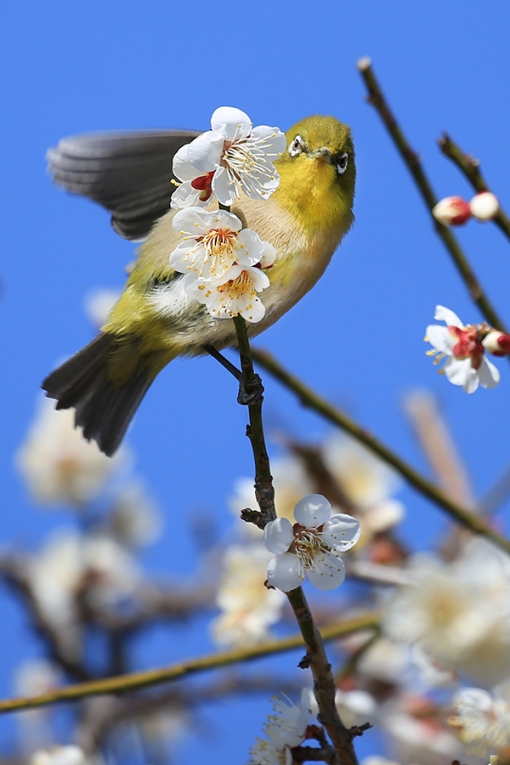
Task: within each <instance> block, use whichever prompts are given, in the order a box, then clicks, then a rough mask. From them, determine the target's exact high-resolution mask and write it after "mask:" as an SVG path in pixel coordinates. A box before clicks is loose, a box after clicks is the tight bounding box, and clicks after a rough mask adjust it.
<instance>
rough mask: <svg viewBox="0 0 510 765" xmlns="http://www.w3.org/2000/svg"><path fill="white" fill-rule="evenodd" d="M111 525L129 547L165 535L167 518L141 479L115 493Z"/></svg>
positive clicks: (120, 539)
mask: <svg viewBox="0 0 510 765" xmlns="http://www.w3.org/2000/svg"><path fill="white" fill-rule="evenodd" d="M109 529H110V531H111V533H112V535H113V536H114V537H115V538H116V539H117V540H118V541H119V542H121V544H124V545H127V546H128V547H140V546H143V545H149V544H152V543H153V542H155V541H156V540H157V539H158V538H159V537H160V536H161V532H162V531H163V519H162V517H161V514H160V512H159V508H158V506H157V505H156V503H155V502H154V501H153V500H152V499H151V497H150V496H149V495H148V493H147V489H146V487H145V485H144V484H143V483H142V482H141V481H132V482H130V483H128V484H127V485H126V486H124V487H122V489H121V490H120V491H119V492H118V493H117V494H116V495H115V501H114V504H113V507H112V510H111V512H110V516H109Z"/></svg>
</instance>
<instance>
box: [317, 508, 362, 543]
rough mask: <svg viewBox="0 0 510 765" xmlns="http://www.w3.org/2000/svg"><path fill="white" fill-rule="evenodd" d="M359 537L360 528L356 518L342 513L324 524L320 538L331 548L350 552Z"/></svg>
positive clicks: (333, 516)
mask: <svg viewBox="0 0 510 765" xmlns="http://www.w3.org/2000/svg"><path fill="white" fill-rule="evenodd" d="M360 535H361V527H360V524H359V521H358V519H357V518H353V517H352V515H345V514H344V513H336V514H335V515H332V516H331V518H329V520H328V521H326V523H325V524H324V531H323V533H322V538H323V539H324V540H325V541H326V542H327V543H328V544H329V545H331V547H335V548H337V549H338V550H350V549H351V547H353V546H354V545H355V544H356V542H357V541H358V540H359V538H360Z"/></svg>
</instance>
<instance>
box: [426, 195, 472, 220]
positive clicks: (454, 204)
mask: <svg viewBox="0 0 510 765" xmlns="http://www.w3.org/2000/svg"><path fill="white" fill-rule="evenodd" d="M471 214H472V212H471V208H470V206H469V204H468V202H466V200H465V199H462V197H445V198H444V199H441V201H440V202H438V203H437V205H436V206H435V207H433V208H432V215H433V216H434V218H435V219H436V220H437V221H439V223H442V224H443V226H462V224H463V223H465V222H466V221H467V220H469V219H470V217H471Z"/></svg>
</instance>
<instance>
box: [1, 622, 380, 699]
mask: <svg viewBox="0 0 510 765" xmlns="http://www.w3.org/2000/svg"><path fill="white" fill-rule="evenodd" d="M379 620H380V614H379V613H378V612H376V611H372V612H369V613H368V614H365V615H364V616H359V617H356V618H353V619H348V620H345V621H343V622H338V623H336V624H331V625H329V626H327V627H324V628H323V629H322V635H323V639H324V640H326V641H328V640H337V639H338V638H341V637H345V636H346V635H351V634H353V633H354V632H359V631H361V630H365V629H370V628H373V627H374V626H375V625H377V624H378V623H379ZM302 646H303V638H302V636H301V634H297V635H292V636H291V637H288V638H284V639H283V640H273V641H271V642H267V643H263V644H261V645H258V646H255V647H253V648H244V649H238V650H236V651H229V652H222V653H215V654H209V655H208V656H202V657H200V658H198V659H190V660H189V661H183V662H179V663H177V664H173V665H172V666H170V667H162V668H159V669H153V670H146V671H144V672H133V673H131V674H129V675H122V676H121V677H109V678H103V679H100V680H92V681H89V682H86V683H77V684H76V685H71V686H68V687H65V688H59V689H58V690H55V691H52V692H50V693H44V694H42V695H41V696H34V697H32V698H16V699H7V700H5V701H0V714H1V713H3V712H13V711H16V710H21V709H33V708H36V707H42V706H47V705H48V704H56V703H57V702H60V701H75V700H77V699H82V698H85V697H87V696H99V695H104V694H108V693H121V692H126V691H133V690H136V689H139V688H147V687H148V686H151V685H158V684H161V683H167V682H173V681H175V680H180V679H181V678H183V677H187V676H189V675H192V674H197V673H200V672H205V671H207V670H211V669H218V668H219V667H226V666H229V665H232V664H237V663H239V662H244V661H253V660H254V659H260V658H263V657H265V656H273V655H275V654H278V653H284V652H285V651H290V650H293V649H296V648H301V647H302Z"/></svg>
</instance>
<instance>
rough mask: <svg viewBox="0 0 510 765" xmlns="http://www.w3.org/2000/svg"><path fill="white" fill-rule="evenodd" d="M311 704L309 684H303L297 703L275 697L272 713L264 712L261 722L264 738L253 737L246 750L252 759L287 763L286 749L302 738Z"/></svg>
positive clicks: (267, 763)
mask: <svg viewBox="0 0 510 765" xmlns="http://www.w3.org/2000/svg"><path fill="white" fill-rule="evenodd" d="M314 705H316V702H315V697H314V695H313V693H312V691H311V690H310V689H309V688H303V690H302V692H301V703H300V705H299V706H298V707H297V706H295V705H294V704H292V703H291V702H290V701H289V703H288V704H287V703H286V702H285V701H283V700H281V699H279V698H276V697H275V698H274V699H273V714H271V715H268V718H267V722H266V723H265V724H264V733H265V735H266V737H267V738H264V739H263V738H258V739H257V740H256V742H255V744H254V745H253V747H252V749H251V752H250V754H251V758H252V762H253V763H255V764H256V765H291V763H292V752H291V751H290V750H291V749H293V748H294V747H295V746H300V745H301V744H302V743H303V741H304V740H305V738H306V729H307V728H308V726H309V725H310V722H311V720H312V716H313V711H312V710H313V707H314Z"/></svg>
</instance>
